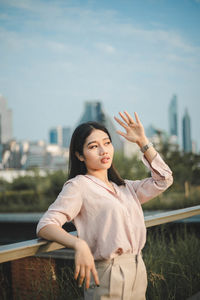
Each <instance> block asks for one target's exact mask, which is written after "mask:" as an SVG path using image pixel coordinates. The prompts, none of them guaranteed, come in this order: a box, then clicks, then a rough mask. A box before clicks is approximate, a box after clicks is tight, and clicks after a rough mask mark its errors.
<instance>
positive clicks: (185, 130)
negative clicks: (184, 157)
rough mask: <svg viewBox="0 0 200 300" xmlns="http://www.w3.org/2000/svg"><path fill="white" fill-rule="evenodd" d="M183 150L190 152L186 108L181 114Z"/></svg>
mask: <svg viewBox="0 0 200 300" xmlns="http://www.w3.org/2000/svg"><path fill="white" fill-rule="evenodd" d="M182 122H183V127H182V128H183V151H184V152H192V139H191V125H190V116H189V113H188V110H187V108H186V110H185V114H184V116H183V121H182Z"/></svg>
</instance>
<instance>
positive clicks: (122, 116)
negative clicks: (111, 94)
mask: <svg viewBox="0 0 200 300" xmlns="http://www.w3.org/2000/svg"><path fill="white" fill-rule="evenodd" d="M119 115H120V116H121V118H122V119H123V120H124V121H125V122H126V123H127V124H129V120H128V119H127V118H126V117H125V116H124V115H123V114H122V113H121V112H119Z"/></svg>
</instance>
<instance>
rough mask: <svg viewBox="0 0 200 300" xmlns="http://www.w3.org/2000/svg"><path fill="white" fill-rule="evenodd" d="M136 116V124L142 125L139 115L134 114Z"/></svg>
mask: <svg viewBox="0 0 200 300" xmlns="http://www.w3.org/2000/svg"><path fill="white" fill-rule="evenodd" d="M134 115H135V119H136V122H137V123H138V124H140V123H141V122H140V119H139V117H138V114H137V113H136V112H134Z"/></svg>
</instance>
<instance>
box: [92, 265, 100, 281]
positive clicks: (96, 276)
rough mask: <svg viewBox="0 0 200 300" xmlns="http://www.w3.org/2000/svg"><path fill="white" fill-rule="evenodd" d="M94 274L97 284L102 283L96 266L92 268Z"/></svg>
mask: <svg viewBox="0 0 200 300" xmlns="http://www.w3.org/2000/svg"><path fill="white" fill-rule="evenodd" d="M92 275H93V277H94V282H95V283H96V285H97V286H99V285H100V281H99V276H98V273H97V270H96V268H95V266H94V268H92Z"/></svg>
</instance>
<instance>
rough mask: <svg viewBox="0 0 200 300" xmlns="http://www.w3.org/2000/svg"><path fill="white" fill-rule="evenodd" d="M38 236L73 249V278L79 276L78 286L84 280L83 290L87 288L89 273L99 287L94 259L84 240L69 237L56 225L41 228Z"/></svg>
mask: <svg viewBox="0 0 200 300" xmlns="http://www.w3.org/2000/svg"><path fill="white" fill-rule="evenodd" d="M38 236H39V237H41V238H44V239H46V240H49V241H55V242H57V243H59V244H62V245H64V246H65V247H68V248H73V249H74V250H75V272H74V278H75V279H77V278H78V276H79V286H81V285H82V283H83V280H84V279H85V288H86V289H88V288H89V285H90V275H91V272H92V275H93V277H94V281H95V283H96V285H97V286H98V285H99V278H98V274H97V271H96V268H95V263H94V258H93V255H92V253H91V251H90V248H89V246H88V244H87V243H86V242H85V241H84V240H82V239H80V238H78V237H76V236H73V235H71V234H70V233H68V232H67V231H65V230H64V229H63V228H62V227H60V226H58V225H56V224H49V225H46V226H44V227H42V228H41V229H40V230H39V232H38Z"/></svg>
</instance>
